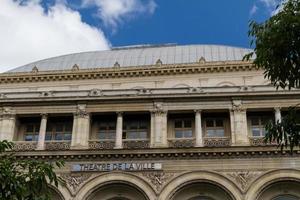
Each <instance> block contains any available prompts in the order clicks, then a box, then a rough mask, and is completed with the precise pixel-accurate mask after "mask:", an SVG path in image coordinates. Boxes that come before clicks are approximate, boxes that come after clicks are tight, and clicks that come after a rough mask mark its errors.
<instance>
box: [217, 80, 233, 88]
mask: <svg viewBox="0 0 300 200" xmlns="http://www.w3.org/2000/svg"><path fill="white" fill-rule="evenodd" d="M217 86H218V87H231V86H236V85H235V84H234V83H232V82H230V81H223V82H220V83H218V84H217Z"/></svg>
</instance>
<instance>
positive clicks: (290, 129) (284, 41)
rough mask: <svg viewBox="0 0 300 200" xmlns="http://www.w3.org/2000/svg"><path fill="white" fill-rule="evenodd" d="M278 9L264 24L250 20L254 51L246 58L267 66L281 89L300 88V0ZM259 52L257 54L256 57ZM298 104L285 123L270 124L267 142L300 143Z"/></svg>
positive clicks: (286, 1)
mask: <svg viewBox="0 0 300 200" xmlns="http://www.w3.org/2000/svg"><path fill="white" fill-rule="evenodd" d="M277 10H278V12H277V13H276V14H275V15H273V16H271V17H270V18H269V19H268V20H266V21H265V22H262V23H258V22H255V21H251V22H250V30H249V37H250V38H251V46H254V52H253V53H250V54H248V55H246V56H245V58H244V59H247V60H248V59H250V58H254V60H253V63H254V64H255V65H256V66H258V67H260V68H262V69H264V75H265V78H268V79H269V80H271V82H272V83H273V84H274V86H276V87H277V89H278V88H279V87H280V88H283V89H285V88H288V89H292V88H300V0H284V1H282V2H281V3H280V4H279V5H278V7H277ZM254 54H255V56H256V57H253V55H254ZM297 109H298V106H294V107H292V108H290V109H289V111H288V114H287V116H285V117H283V118H282V121H281V122H272V123H269V124H268V125H267V127H266V129H267V132H268V133H267V134H266V137H265V141H266V142H272V141H277V143H278V144H279V146H280V147H281V149H282V148H284V147H285V148H287V147H288V146H289V147H290V149H291V150H293V148H294V147H295V146H299V144H300V130H299V118H298V117H297V115H296V112H297Z"/></svg>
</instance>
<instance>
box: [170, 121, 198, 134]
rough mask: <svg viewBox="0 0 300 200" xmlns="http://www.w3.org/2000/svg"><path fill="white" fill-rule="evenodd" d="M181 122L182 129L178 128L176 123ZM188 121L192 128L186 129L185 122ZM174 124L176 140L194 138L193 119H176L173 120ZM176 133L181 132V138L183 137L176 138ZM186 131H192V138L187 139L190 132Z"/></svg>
mask: <svg viewBox="0 0 300 200" xmlns="http://www.w3.org/2000/svg"><path fill="white" fill-rule="evenodd" d="M178 121H180V122H181V127H179V128H178V127H176V122H178ZM186 121H190V124H191V126H190V127H185V122H186ZM173 122H174V127H173V132H174V135H173V136H174V138H175V139H191V138H193V137H194V131H193V119H192V118H176V119H173ZM176 131H181V132H182V133H181V136H182V137H177V136H176ZM185 131H190V133H191V136H190V137H186V135H187V134H189V133H188V132H185Z"/></svg>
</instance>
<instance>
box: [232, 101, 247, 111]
mask: <svg viewBox="0 0 300 200" xmlns="http://www.w3.org/2000/svg"><path fill="white" fill-rule="evenodd" d="M232 111H233V112H245V111H246V108H244V107H243V104H242V100H233V101H232Z"/></svg>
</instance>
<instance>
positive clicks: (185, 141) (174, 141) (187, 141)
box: [168, 138, 195, 148]
mask: <svg viewBox="0 0 300 200" xmlns="http://www.w3.org/2000/svg"><path fill="white" fill-rule="evenodd" d="M168 142H169V147H172V148H189V147H193V146H195V138H169V139H168Z"/></svg>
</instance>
